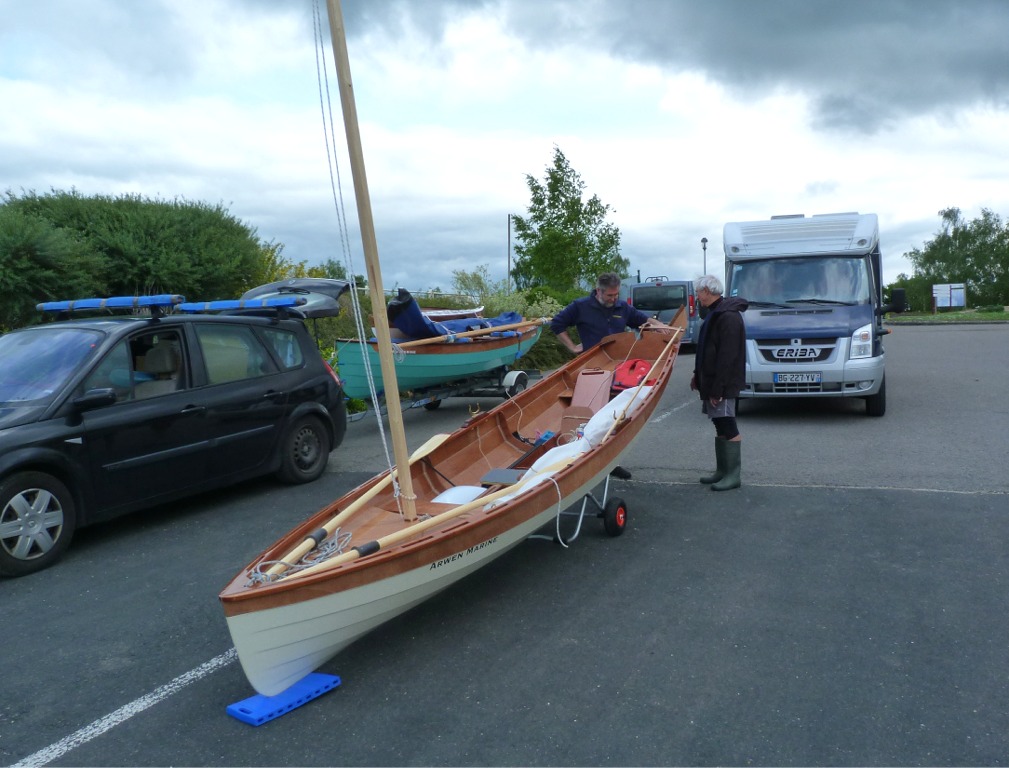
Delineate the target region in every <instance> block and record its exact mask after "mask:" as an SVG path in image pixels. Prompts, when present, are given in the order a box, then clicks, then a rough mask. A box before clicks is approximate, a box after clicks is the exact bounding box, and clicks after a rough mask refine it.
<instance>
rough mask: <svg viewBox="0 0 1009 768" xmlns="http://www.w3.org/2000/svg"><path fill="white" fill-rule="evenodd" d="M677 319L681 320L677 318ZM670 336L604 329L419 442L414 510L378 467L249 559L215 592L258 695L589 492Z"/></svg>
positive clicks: (671, 348) (642, 412) (661, 372)
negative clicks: (631, 365)
mask: <svg viewBox="0 0 1009 768" xmlns="http://www.w3.org/2000/svg"><path fill="white" fill-rule="evenodd" d="M676 322H677V321H674V324H675V323H676ZM679 322H680V325H679V326H678V327H679V328H682V324H683V321H682V316H680V319H679ZM677 333H680V332H679V331H677V332H674V333H672V334H669V333H661V332H645V333H643V334H640V335H638V334H634V333H622V334H616V335H613V336H608V337H607V338H605V339H604V340H603V341H602V342H601V343H600V344H598V345H597V346H596V347H594V348H593V349H591V350H589V351H588V352H586V353H584V354H582V355H580V356H579V357H577V358H575V359H574V360H572V361H571V362H569V363H568V364H567V365H565V366H563V367H562V368H560V369H558V370H557V371H554V372H553V373H552V374H550V375H548V376H546V377H544V378H543V379H542V380H541V381H540V382H538V383H537V384H535V385H534V386H533V387H530V388H529V389H527V390H525V391H523V392H520V393H519V394H517V395H516V396H515V397H514V398H511V399H509V400H505V401H503V402H502V403H501V404H500V405H498V406H497V407H496V408H494V409H493V410H490V411H487V412H485V413H483V414H481V415H479V416H477V417H475V418H473V419H472V420H470V421H469V422H468V423H467V424H465V425H464V426H463V427H461V428H460V429H459V430H457V431H456V432H454V433H452V434H451V435H448V436H438V437H437V438H434V439H433V440H432V441H429V443H427V444H425V445H424V446H421V447H420V448H419V449H418V450H417V451H416V452H415V453H414V454H413V456H411V457H410V463H409V467H408V474H409V476H410V479H411V484H412V488H413V492H414V494H415V495H416V501H415V511H416V513H417V515H416V518H415V519H412V520H411V519H408V517H409V516H408V515H407V514H406V513H404V511H403V510H402V509H401V499H400V497H399V495H398V494H399V487H398V483H394V482H392V480H393V477H394V475H396V473H393V472H386V473H383V474H381V475H379V476H377V477H375V478H373V479H371V480H370V481H368V482H366V483H364V484H363V485H361V486H359V487H358V488H355V489H354V490H352V491H350V492H349V493H347V494H346V495H345V496H343V497H342V498H340V499H338V500H336V501H335V502H333V503H332V504H330V505H328V506H327V507H325V508H324V509H322V510H320V511H319V512H318V513H317V514H315V515H314V516H313V517H311V518H310V519H309V520H306V521H305V522H304V523H303V524H301V525H299V526H297V527H296V528H295V529H294V530H292V531H291V532H290V533H288V534H287V535H286V536H284V537H283V538H281V539H280V540H279V541H277V542H276V543H274V544H273V545H271V546H270V547H269V548H268V549H266V550H265V551H264V552H263V553H262V554H261V555H259V556H258V557H257V558H256V559H255V560H253V561H252V562H251V563H249V564H248V565H247V566H246V567H245V568H244V569H242V571H241V572H240V573H239V574H238V575H236V576H235V578H234V579H233V580H232V581H231V583H230V584H228V585H227V587H225V589H224V590H223V591H222V592H221V594H220V600H221V604H222V606H223V609H224V613H225V616H226V618H227V623H228V629H229V630H230V632H231V637H232V640H233V641H234V643H235V648H236V650H237V652H238V658H239V660H240V661H241V664H242V668H243V669H244V671H245V674H246V677H247V678H248V679H249V682H250V683H252V685H253V687H254V688H255V689H256V690H257V691H258V692H259V693H261V694H263V695H267V696H273V695H276V694H278V693H280V692H282V691H284V690H285V689H287V688H288V687H289V686H291V685H293V684H294V683H296V682H297V681H298V680H300V679H301V678H303V677H304V676H305V675H307V674H309V673H311V672H312V671H313V670H315V669H316V668H318V667H319V666H320V665H322V664H324V663H325V662H326V661H327V660H328V659H330V658H332V657H333V656H334V655H335V654H337V653H338V652H339V651H340V650H342V649H343V648H345V647H346V646H347V645H349V644H350V643H352V642H354V640H356V639H358V638H359V637H361V636H362V635H364V634H365V633H367V632H369V631H370V630H372V629H374V628H375V627H377V626H378V625H380V624H382V623H383V622H385V621H388V620H389V619H391V618H393V617H394V616H397V615H398V614H400V613H403V612H404V611H406V610H408V609H410V608H412V607H413V606H415V605H417V604H418V603H420V602H422V601H423V600H426V599H427V598H429V597H431V596H432V595H434V594H435V593H437V592H438V591H440V590H442V589H445V588H446V587H448V586H450V585H451V584H453V583H455V582H456V581H458V580H459V579H462V578H464V577H465V576H466V575H468V574H469V573H472V572H473V571H475V570H476V569H478V568H480V567H481V566H483V565H485V564H487V563H488V562H490V561H491V560H493V559H494V558H496V557H499V556H500V555H502V554H504V553H505V552H507V551H508V550H509V549H511V548H512V547H514V546H515V545H517V544H519V543H520V542H522V541H523V540H524V539H525V538H526V537H528V536H529V535H530V534H532V533H534V532H535V531H537V530H538V529H540V528H542V527H543V526H544V525H546V524H548V523H550V522H551V521H552V520H553V519H554V518H555V516H557V515H559V514H561V512H562V511H563V510H565V509H566V508H568V507H569V506H571V505H572V504H575V503H577V502H578V501H580V500H581V499H582V498H583V497H585V496H586V495H588V494H591V492H592V491H593V490H594V489H595V488H597V487H598V486H599V485H600V484H602V483H603V482H605V481H606V480H607V477H608V475H609V473H610V472H611V471H612V470H613V469H614V467H616V466H617V465H618V463H619V459H620V456H621V454H622V453H623V452H624V451H625V450H626V449H627V448H628V447H629V446H630V445H631V443H632V442H633V441H634V439H635V438H636V437H637V436H638V435H639V434H640V432H641V430H642V428H643V427H644V425H645V424H646V423H647V421H648V419H649V417H650V416H651V414H652V413H653V412H654V411H655V408H656V406H657V405H658V402H659V399H660V397H661V396H662V392H663V390H664V389H665V386H666V383H667V381H668V378H669V373H670V371H671V370H672V367H673V363H674V361H675V358H676V354H677V351H678V348H679V336H678V335H677ZM627 360H644V361H645V362H646V365H645V366H644V369H645V370H647V371H648V372H647V374H645V375H646V379H645V381H644V382H643V383H642V384H641V385H639V386H637V387H633V388H630V389H626V390H623V391H622V392H619V393H618V394H617V395H616V396H615V397H613V398H612V399H611V394H612V389H611V385H612V381H613V372H614V370H616V369H617V368H618V367H619V366H620V365H621V364H622V363H624V362H625V361H627ZM638 368H639V370H640V369H642V367H641V365H640V364H639V365H638ZM397 479H398V475H397ZM615 501H616V502H617V503H614V500H610V502H609V503H607V504H605V506H604V507H603V508H602V509H600V510H599V516H600V517H602V518H603V524H604V528H605V530H606V532H607V533H609V534H611V535H618V534H619V533H621V532H622V531H623V530H624V526H625V525H626V520H627V518H626V513H627V510H626V507H625V506H624V505H623V502H620V501H619V500H615Z"/></svg>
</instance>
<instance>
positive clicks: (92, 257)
mask: <svg viewBox="0 0 1009 768" xmlns="http://www.w3.org/2000/svg"><path fill="white" fill-rule="evenodd" d="M108 272H109V263H108V260H107V259H106V258H105V257H104V256H103V255H101V254H99V253H96V252H95V251H94V250H93V249H92V248H91V247H90V246H89V245H88V243H86V242H85V241H84V239H83V238H82V237H81V235H80V233H78V232H75V231H74V230H72V229H67V228H63V227H57V226H54V225H53V224H51V223H50V222H48V221H46V220H44V219H42V218H39V217H37V216H31V215H29V214H27V213H25V212H23V211H20V210H17V209H16V208H12V207H10V206H5V205H0V331H4V330H10V329H12V328H17V327H19V326H22V325H28V324H30V323H32V322H34V321H37V320H38V317H39V314H38V312H37V310H36V309H35V305H36V304H38V303H39V302H41V301H47V300H51V299H56V298H73V297H76V296H102V295H106V294H105V290H104V289H105V285H106V280H107V274H108Z"/></svg>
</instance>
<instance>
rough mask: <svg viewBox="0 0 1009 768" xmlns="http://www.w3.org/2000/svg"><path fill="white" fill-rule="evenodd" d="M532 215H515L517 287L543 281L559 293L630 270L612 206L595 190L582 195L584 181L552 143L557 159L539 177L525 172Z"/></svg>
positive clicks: (515, 270) (515, 275)
mask: <svg viewBox="0 0 1009 768" xmlns="http://www.w3.org/2000/svg"><path fill="white" fill-rule="evenodd" d="M526 183H527V185H528V187H529V192H530V195H531V200H530V203H529V211H528V213H529V215H528V216H526V217H523V216H513V217H512V221H513V225H514V228H515V239H516V245H515V254H516V259H515V266H514V268H513V269H512V277H514V278H515V284H516V286H517V287H518V288H520V289H524V288H531V287H533V286H542V287H544V288H549V289H551V290H552V291H554V292H557V293H558V294H565V293H567V292H570V291H571V290H572V289H573V288H576V287H577V288H584V289H587V288H590V287H591V286H592V285H594V283H595V279H596V277H597V276H598V275H599V274H600V273H601V272H617V273H618V274H626V272H627V270H628V268H629V267H630V262H629V261H628V260H627V259H625V258H623V257H622V256H621V255H620V230H619V229H618V228H617V227H616V226H614V225H613V224H611V223H609V222H607V221H606V216H607V214H608V213H609V212H610V210H611V209H610V206H608V205H604V204H603V203H602V202H601V201H600V200H599V198H598V197H597V196H596V195H593V196H592V197H590V198H589V199H588V200H584V199H583V196H584V194H583V193H584V191H585V186H586V185H585V182H583V181H582V178H581V176H579V175H578V173H577V172H576V171H575V170H574V169H573V168H571V165H570V164H569V163H568V160H567V158H566V157H565V156H564V153H563V152H561V150H560V148H559V147H556V146H555V147H554V158H553V165H552V166H550V167H548V168H547V171H546V177H545V178H544V180H543V181H542V182H541V181H539V180H538V179H536V178H534V177H533V176H529V175H527V176H526Z"/></svg>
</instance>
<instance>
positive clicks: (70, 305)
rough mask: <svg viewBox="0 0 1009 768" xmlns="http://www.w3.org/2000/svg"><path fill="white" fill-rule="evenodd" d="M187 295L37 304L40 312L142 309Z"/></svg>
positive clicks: (174, 302)
mask: <svg viewBox="0 0 1009 768" xmlns="http://www.w3.org/2000/svg"><path fill="white" fill-rule="evenodd" d="M185 300H186V297H185V296H179V295H178V294H173V293H160V294H157V295H152V296H110V297H108V298H107V299H97V298H95V299H70V300H67V301H45V302H42V303H41V304H36V305H35V308H36V309H37V310H38V311H40V312H77V311H80V310H85V309H90V310H94V309H142V308H151V307H173V306H176V305H178V304H182V303H183V302H184V301H185Z"/></svg>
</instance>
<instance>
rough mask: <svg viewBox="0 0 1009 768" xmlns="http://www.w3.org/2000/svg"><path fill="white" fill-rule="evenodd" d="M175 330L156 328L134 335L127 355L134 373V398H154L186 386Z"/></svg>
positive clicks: (181, 354) (184, 371)
mask: <svg viewBox="0 0 1009 768" xmlns="http://www.w3.org/2000/svg"><path fill="white" fill-rule="evenodd" d="M182 350H183V347H182V342H181V340H180V338H179V333H178V332H177V331H158V332H156V333H145V334H142V335H140V336H134V337H133V339H131V340H130V356H131V358H132V360H133V365H134V369H135V371H136V373H135V374H134V393H135V396H136V397H137V399H144V398H148V397H155V396H156V395H163V394H166V393H168V392H177V391H178V390H180V389H185V388H186V384H187V378H186V366H185V365H184V364H183V351H182Z"/></svg>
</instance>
